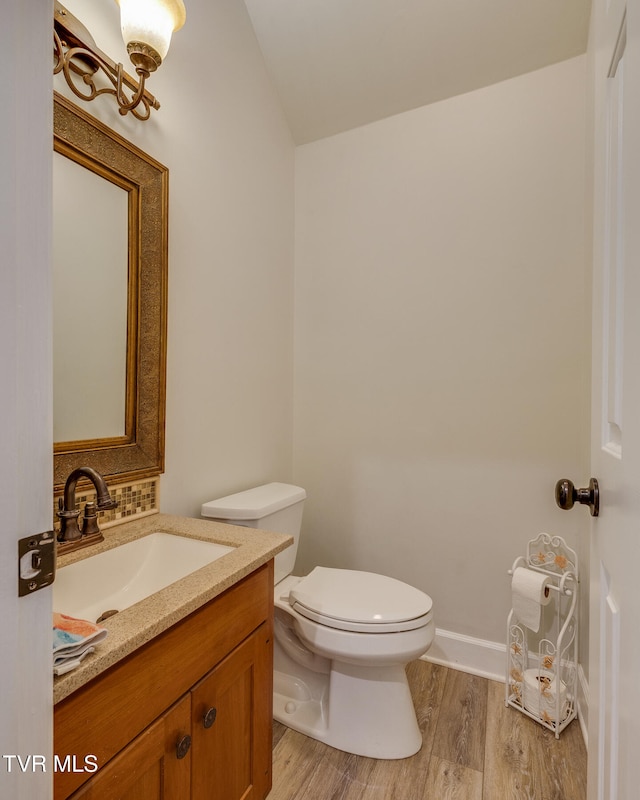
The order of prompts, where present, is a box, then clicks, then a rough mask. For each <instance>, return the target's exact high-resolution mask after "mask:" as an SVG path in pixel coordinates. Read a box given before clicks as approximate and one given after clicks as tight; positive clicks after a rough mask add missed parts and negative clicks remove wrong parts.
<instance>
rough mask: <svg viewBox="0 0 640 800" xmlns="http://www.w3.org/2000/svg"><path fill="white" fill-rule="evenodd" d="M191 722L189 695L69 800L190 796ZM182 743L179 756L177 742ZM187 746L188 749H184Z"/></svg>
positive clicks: (173, 799)
mask: <svg viewBox="0 0 640 800" xmlns="http://www.w3.org/2000/svg"><path fill="white" fill-rule="evenodd" d="M190 726H191V696H190V695H186V696H185V697H183V698H182V699H181V700H179V701H178V702H177V703H176V704H175V705H174V706H172V708H170V709H169V710H168V711H167V712H165V713H164V714H163V715H162V716H161V717H159V718H158V719H157V720H156V721H155V722H154V723H152V724H151V725H150V726H149V727H148V728H147V729H146V730H144V731H143V732H142V733H141V734H140V735H139V736H138V737H136V738H135V739H134V740H133V741H132V742H131V744H129V745H128V746H127V747H125V749H124V750H122V752H121V753H119V754H118V755H117V756H115V758H113V759H112V760H111V761H110V762H109V763H108V764H106V765H105V766H104V767H103V768H102V769H101V770H100V771H99V772H98V773H97V774H96V776H95V777H94V778H91V780H89V781H88V783H85V785H84V786H82V787H81V788H80V789H79V790H78V791H77V792H75V793H74V794H73V795H72V796H71V798H70V800H80V798H82V800H183V798H188V797H189V791H190V780H191V748H186V744H187V743H188V742H187V741H185V740H184V737H185V736H186V735H188V734H189V730H190ZM179 742H180V743H181V749H180V756H181V757H179V754H178V743H179ZM185 750H186V752H185Z"/></svg>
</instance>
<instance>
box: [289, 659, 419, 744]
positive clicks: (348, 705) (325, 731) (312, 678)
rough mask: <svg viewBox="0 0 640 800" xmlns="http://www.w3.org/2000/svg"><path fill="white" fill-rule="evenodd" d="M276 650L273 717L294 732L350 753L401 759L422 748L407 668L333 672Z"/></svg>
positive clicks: (338, 665) (334, 666) (338, 668)
mask: <svg viewBox="0 0 640 800" xmlns="http://www.w3.org/2000/svg"><path fill="white" fill-rule="evenodd" d="M290 664H291V665H293V662H291V659H290V658H289V656H287V654H286V653H284V652H282V651H281V650H280V648H278V646H277V644H276V663H275V672H274V696H273V716H274V718H275V719H276V720H278V722H281V723H282V724H283V725H286V726H287V727H289V728H292V729H293V730H296V731H299V732H300V733H303V734H305V735H306V736H310V737H311V738H313V739H317V740H318V741H321V742H324V743H325V744H328V745H330V746H331V747H335V748H336V749H338V750H344V751H346V752H347V753H354V754H355V755H360V756H367V757H369V758H381V759H398V758H407V757H408V756H412V755H414V754H415V753H417V752H418V750H420V748H421V747H422V734H421V733H420V729H419V727H418V722H417V720H416V713H415V709H414V706H413V700H412V699H411V692H410V690H409V684H408V682H407V676H406V673H405V670H404V667H403V666H400V665H395V666H386V667H362V666H355V665H353V664H345V663H342V662H336V661H333V662H331V666H330V669H329V670H328V671H327V672H315V671H312V670H310V669H308V668H306V667H301V665H300V664H295V665H293V666H294V668H293V669H288V667H289V665H290Z"/></svg>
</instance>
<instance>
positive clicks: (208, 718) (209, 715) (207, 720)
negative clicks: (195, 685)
mask: <svg viewBox="0 0 640 800" xmlns="http://www.w3.org/2000/svg"><path fill="white" fill-rule="evenodd" d="M217 713H218V712H217V711H216V709H215V708H210V709H209V710H208V711H205V712H204V716H203V717H202V724H203V725H204V727H205V728H210V727H211V726H212V725H213V723H214V722H215V721H216V714H217Z"/></svg>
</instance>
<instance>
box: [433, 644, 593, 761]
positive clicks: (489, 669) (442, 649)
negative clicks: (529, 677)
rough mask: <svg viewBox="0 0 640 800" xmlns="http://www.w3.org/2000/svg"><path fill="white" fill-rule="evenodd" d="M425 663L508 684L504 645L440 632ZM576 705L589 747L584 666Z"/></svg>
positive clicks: (580, 666)
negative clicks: (506, 680)
mask: <svg viewBox="0 0 640 800" xmlns="http://www.w3.org/2000/svg"><path fill="white" fill-rule="evenodd" d="M422 658H423V660H424V661H430V662H432V663H433V664H441V665H442V666H444V667H450V668H451V669H458V670H460V671H461V672H468V673H470V674H471V675H478V676H480V677H481V678H488V679H489V680H492V681H500V682H501V683H504V682H505V671H506V658H507V647H506V645H505V644H503V643H501V642H490V641H488V640H487V639H476V638H475V637H473V636H465V635H464V634H461V633H453V632H452V631H445V630H442V628H436V636H435V639H434V641H433V644H432V645H431V647H430V648H429V650H427V652H426V653H425V654H424V655H423V656H422ZM577 695H578V696H577V698H576V705H577V710H578V720H579V722H580V729H581V731H582V736H583V738H584V741H585V745H586V744H587V721H588V718H589V685H588V683H587V680H586V677H585V674H584V670H583V669H582V665H581V664H578V691H577Z"/></svg>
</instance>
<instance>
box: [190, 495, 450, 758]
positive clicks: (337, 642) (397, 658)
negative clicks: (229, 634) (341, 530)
mask: <svg viewBox="0 0 640 800" xmlns="http://www.w3.org/2000/svg"><path fill="white" fill-rule="evenodd" d="M305 498H306V493H305V492H304V490H303V489H300V488H299V487H295V486H290V485H289V484H282V483H272V484H267V485H265V486H260V487H257V488H256V489H249V490H247V491H245V492H239V493H237V494H235V495H230V496H228V497H224V498H221V499H220V500H215V501H211V502H209V503H205V504H203V506H202V515H203V517H206V518H209V519H217V520H219V521H223V522H230V523H232V524H235V525H245V526H249V527H254V528H262V529H266V530H273V531H278V532H282V533H288V534H291V535H292V536H293V537H294V544H293V545H292V547H291V548H289V549H288V550H286V551H284V552H283V553H281V554H279V555H278V556H276V559H275V561H276V570H275V573H276V579H275V580H276V582H275V587H274V640H275V641H274V697H273V706H274V709H273V713H274V717H275V719H277V720H278V721H279V722H282V723H283V724H284V725H287V726H288V727H290V728H293V729H294V730H297V731H300V732H301V733H304V734H306V735H308V736H311V737H312V738H314V739H318V740H319V741H322V742H325V743H326V744H329V745H331V746H332V747H336V748H338V749H339V750H345V751H346V752H349V753H355V754H356V755H363V756H368V757H371V758H382V759H396V758H406V757H407V756H411V755H413V754H414V753H416V752H417V751H418V750H419V749H420V747H421V746H422V735H421V733H420V729H419V727H418V723H417V720H416V714H415V709H414V706H413V701H412V698H411V693H410V690H409V685H408V682H407V677H406V672H405V667H406V665H407V663H408V662H409V661H411V660H413V659H415V658H418V657H419V656H421V655H422V654H423V653H425V652H426V651H427V649H428V648H429V646H430V645H431V643H432V641H433V637H434V633H435V626H434V622H433V617H432V601H431V598H430V597H429V596H428V595H426V594H424V592H421V591H419V590H418V589H415V588H414V587H412V586H408V585H407V584H405V583H402V582H401V581H398V580H395V579H393V578H390V577H387V576H384V575H378V574H376V573H370V572H361V571H356V570H345V569H330V568H327V567H315V569H313V570H312V571H311V572H310V573H309V575H307V576H305V577H296V576H294V575H292V574H291V573H292V570H293V565H294V562H295V556H296V550H297V545H298V541H299V534H300V524H301V521H302V505H303V503H304V499H305Z"/></svg>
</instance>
